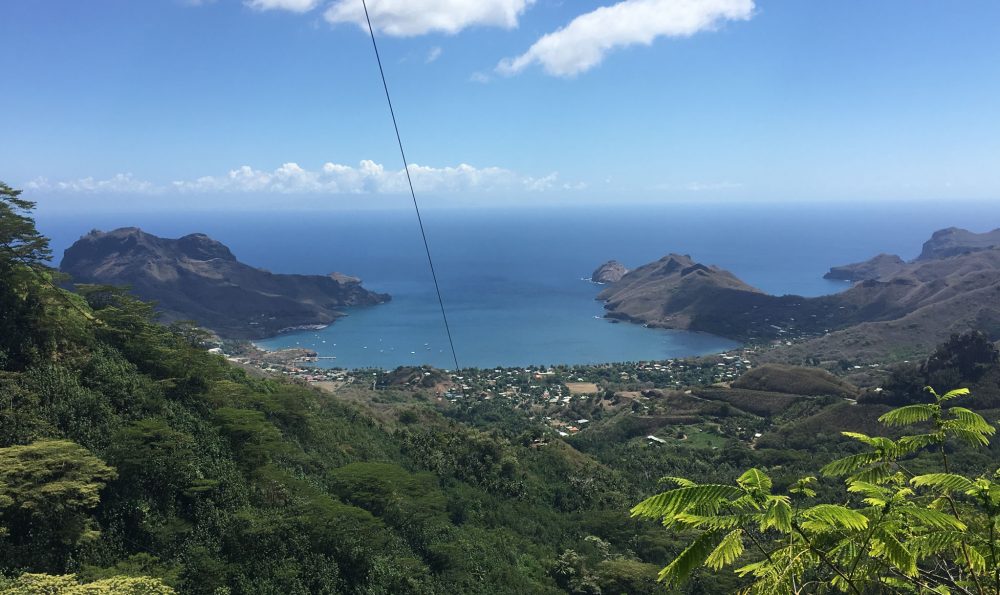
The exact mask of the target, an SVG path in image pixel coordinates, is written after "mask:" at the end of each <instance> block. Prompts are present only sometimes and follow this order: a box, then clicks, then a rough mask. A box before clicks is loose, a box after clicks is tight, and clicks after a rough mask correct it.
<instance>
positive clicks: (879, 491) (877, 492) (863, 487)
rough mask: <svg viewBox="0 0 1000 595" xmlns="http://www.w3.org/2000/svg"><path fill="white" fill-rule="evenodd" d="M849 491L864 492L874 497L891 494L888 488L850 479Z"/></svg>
mask: <svg viewBox="0 0 1000 595" xmlns="http://www.w3.org/2000/svg"><path fill="white" fill-rule="evenodd" d="M847 491H848V492H852V493H855V494H864V495H866V496H870V497H873V498H884V497H885V496H887V495H889V490H888V488H884V487H882V486H879V485H875V484H873V483H868V482H867V481H850V482H848V485H847Z"/></svg>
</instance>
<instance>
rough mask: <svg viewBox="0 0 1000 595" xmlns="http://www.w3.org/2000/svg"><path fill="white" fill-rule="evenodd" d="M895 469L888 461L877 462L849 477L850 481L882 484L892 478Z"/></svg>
mask: <svg viewBox="0 0 1000 595" xmlns="http://www.w3.org/2000/svg"><path fill="white" fill-rule="evenodd" d="M895 474H896V471H895V469H893V468H892V467H891V466H889V463H879V464H877V465H874V466H872V467H869V468H868V469H862V470H861V471H858V472H857V473H855V474H854V475H852V476H851V477H850V479H851V480H852V481H863V482H865V483H874V484H883V483H886V482H887V481H889V480H890V479H892V478H893V476H894V475H895Z"/></svg>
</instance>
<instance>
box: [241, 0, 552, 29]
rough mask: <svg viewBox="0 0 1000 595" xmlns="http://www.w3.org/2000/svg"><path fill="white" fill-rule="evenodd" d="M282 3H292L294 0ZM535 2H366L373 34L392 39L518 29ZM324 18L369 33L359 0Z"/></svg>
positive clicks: (348, 0) (337, 4) (341, 1)
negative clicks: (479, 28)
mask: <svg viewBox="0 0 1000 595" xmlns="http://www.w3.org/2000/svg"><path fill="white" fill-rule="evenodd" d="M255 1H264V0H255ZM267 1H270V2H277V1H278V0H267ZM283 1H284V2H288V3H293V0H283ZM534 2H535V0H369V1H368V14H369V15H370V16H371V19H372V26H373V27H374V28H375V30H376V31H379V32H381V33H385V34H386V35H392V36H394V37H412V36H415V35H424V34H426V33H431V32H438V33H458V32H459V31H461V30H462V29H465V28H467V27H473V26H486V27H502V28H505V29H513V28H514V27H517V23H518V18H520V16H521V13H523V12H524V11H525V10H526V9H527V8H528V6H530V5H531V4H533V3H534ZM325 17H326V20H327V21H329V22H330V23H334V24H337V23H354V24H356V25H358V26H359V27H361V28H362V29H365V30H366V31H367V30H368V25H367V23H366V22H365V11H364V7H363V6H362V4H361V0H335V1H334V2H333V4H331V5H330V7H329V8H327V10H326V13H325Z"/></svg>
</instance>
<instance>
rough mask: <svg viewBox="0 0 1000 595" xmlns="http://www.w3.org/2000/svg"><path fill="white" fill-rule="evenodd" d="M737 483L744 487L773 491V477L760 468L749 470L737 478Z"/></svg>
mask: <svg viewBox="0 0 1000 595" xmlns="http://www.w3.org/2000/svg"><path fill="white" fill-rule="evenodd" d="M736 483H737V484H739V486H740V487H741V488H743V489H754V490H759V491H762V492H767V493H770V492H771V478H770V477H768V476H767V475H766V474H765V473H764V472H763V471H761V470H760V469H750V470H748V471H747V472H746V473H744V474H743V475H741V476H740V477H739V479H737V480H736Z"/></svg>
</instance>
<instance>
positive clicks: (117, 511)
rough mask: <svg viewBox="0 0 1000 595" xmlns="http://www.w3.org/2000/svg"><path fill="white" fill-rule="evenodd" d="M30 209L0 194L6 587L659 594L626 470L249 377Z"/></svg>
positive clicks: (656, 540)
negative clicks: (80, 273)
mask: <svg viewBox="0 0 1000 595" xmlns="http://www.w3.org/2000/svg"><path fill="white" fill-rule="evenodd" d="M32 206H33V205H32V204H31V203H30V202H28V201H25V200H23V199H21V198H20V197H19V194H18V192H17V191H14V190H12V189H10V188H9V187H7V186H2V187H0V247H2V248H0V250H2V251H0V527H2V529H0V592H11V593H21V592H42V591H44V592H60V593H62V592H66V593H69V592H77V591H80V590H81V589H84V590H85V591H80V592H100V589H104V588H108V589H112V590H114V589H118V590H122V589H126V587H125V586H123V585H125V582H123V581H124V579H123V578H122V577H133V578H136V581H138V582H135V581H134V582H135V584H137V585H139V586H138V587H135V589H137V591H136V592H139V591H141V589H143V588H146V587H145V586H143V585H147V586H148V585H150V584H152V585H159V586H161V587H162V588H163V589H169V588H173V589H176V590H178V591H181V592H189V593H282V594H287V593H337V592H352V593H403V592H419V593H433V592H447V593H455V592H469V593H472V592H489V593H501V592H507V593H527V592H538V593H544V592H561V591H563V590H565V589H575V590H587V589H590V590H592V591H594V592H596V591H597V590H600V589H604V590H605V591H606V592H623V591H628V592H643V591H648V590H651V589H652V588H653V586H654V581H655V574H656V568H657V565H662V564H663V563H665V562H666V551H667V549H668V548H669V547H670V544H669V543H668V541H667V539H668V538H667V536H665V535H663V534H662V533H661V532H659V531H657V530H656V529H655V527H651V526H648V525H644V524H639V523H635V522H630V521H628V518H627V508H628V503H629V502H630V501H631V500H632V499H634V497H635V496H636V495H637V494H638V492H633V491H630V488H629V487H628V486H627V484H626V482H624V481H622V479H621V477H620V475H619V474H618V473H616V472H614V471H613V470H611V469H608V468H607V467H605V466H603V465H601V464H599V463H597V462H595V461H594V460H593V459H590V458H588V457H583V456H580V455H579V454H578V453H576V452H575V451H573V450H572V449H570V448H568V447H566V446H565V445H564V444H561V443H560V444H552V445H548V446H547V447H545V448H539V447H537V445H535V446H524V445H522V444H520V443H517V442H513V441H511V440H510V437H508V436H506V435H504V434H503V433H502V432H484V431H480V430H477V429H474V428H471V427H469V426H467V425H464V424H462V423H460V422H457V421H455V420H449V419H447V418H446V417H444V416H442V415H440V414H439V413H437V412H436V411H435V410H434V409H432V408H430V407H415V406H410V405H407V406H406V407H402V408H401V410H400V411H401V414H399V415H397V414H396V413H393V414H392V415H390V416H388V417H386V416H382V417H379V416H378V415H375V413H376V412H372V411H366V410H363V409H362V408H361V407H360V406H357V405H351V404H347V403H345V402H343V401H341V400H334V399H333V398H331V397H330V396H329V395H327V394H324V393H321V392H319V391H315V390H312V389H310V388H308V387H305V386H300V385H295V384H291V383H287V382H282V381H277V380H270V379H262V378H256V377H253V376H250V375H248V374H246V373H244V372H243V371H242V370H239V369H237V368H235V367H233V366H231V365H229V364H228V363H226V362H225V361H224V359H223V358H221V357H219V356H215V355H211V354H209V353H207V352H206V351H205V349H204V348H203V347H201V340H202V337H201V335H200V334H199V333H198V332H197V331H196V330H195V329H193V328H191V327H189V326H183V325H174V326H172V327H165V326H161V325H159V324H156V322H155V320H154V318H155V316H154V311H153V309H152V307H151V306H150V305H149V304H146V303H143V302H140V301H137V300H135V299H133V298H131V297H130V296H129V295H128V294H127V293H125V292H123V291H121V290H118V289H114V288H109V287H94V286H90V287H79V288H77V291H76V292H69V291H66V290H65V289H63V288H61V287H60V283H61V282H63V281H64V280H63V279H60V278H59V277H58V275H57V273H55V272H54V271H53V270H51V269H50V268H48V267H47V266H46V264H45V263H46V260H47V258H48V257H49V252H48V246H47V241H46V239H45V238H44V237H42V236H40V235H39V234H38V232H37V231H36V229H35V227H34V223H33V221H32V219H31V218H30V209H31V208H32ZM378 395H379V397H380V398H382V399H389V400H393V399H392V396H391V395H392V393H388V392H379V393H378ZM412 396H413V395H412V394H405V395H400V396H399V399H400V400H401V401H402V400H404V399H407V398H411V397H412ZM418 402H419V400H418ZM414 411H416V412H417V413H414ZM402 413H406V415H403V414H402ZM417 419H419V422H420V423H414V422H415V421H416V420H417ZM26 573H34V574H26ZM3 577H7V579H4V578H3ZM114 577H118V578H117V579H115V581H117V582H114V585H113V586H111V587H109V586H108V585H109V584H110V583H108V582H107V581H109V580H111V579H112V578H114ZM140 578H141V580H139V579H140ZM4 580H6V581H7V582H6V583H4V582H3V581H4ZM101 581H104V582H103V583H102V582H101ZM32 585H34V587H32ZM40 585H49V586H48V587H44V588H43V587H42V586H40ZM33 588H35V589H36V590H35V591H33V590H32V589H33ZM128 588H132V587H128ZM158 588H159V587H158ZM46 589H48V590H46ZM73 589H76V590H73ZM87 589H89V590H87ZM150 592H153V591H150Z"/></svg>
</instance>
